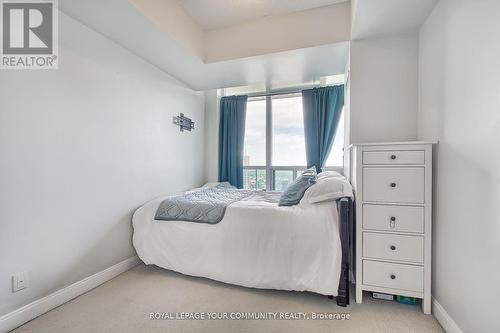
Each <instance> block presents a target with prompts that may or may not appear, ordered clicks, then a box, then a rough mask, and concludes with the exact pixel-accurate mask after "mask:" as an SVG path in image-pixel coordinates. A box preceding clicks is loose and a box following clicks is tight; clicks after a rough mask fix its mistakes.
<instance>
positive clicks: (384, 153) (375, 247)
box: [350, 142, 432, 314]
mask: <svg viewBox="0 0 500 333" xmlns="http://www.w3.org/2000/svg"><path fill="white" fill-rule="evenodd" d="M351 156H352V163H351V170H350V176H351V182H352V183H353V186H354V190H355V196H356V302H358V303H361V302H362V299H363V291H364V290H366V291H375V292H382V293H388V294H393V295H402V296H410V297H416V298H420V299H422V309H423V312H424V313H427V314H429V313H430V312H431V239H432V238H431V237H432V236H431V232H432V221H431V219H432V197H431V196H432V143H430V142H397V143H396V142H394V143H369V144H359V145H353V146H352V155H351Z"/></svg>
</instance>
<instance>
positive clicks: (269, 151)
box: [243, 91, 344, 191]
mask: <svg viewBox="0 0 500 333" xmlns="http://www.w3.org/2000/svg"><path fill="white" fill-rule="evenodd" d="M298 95H301V92H297V91H288V92H287V91H284V92H279V93H270V92H267V93H266V94H265V95H259V94H257V95H255V96H252V95H251V94H249V96H248V100H247V103H248V102H251V101H256V100H265V101H266V144H265V149H266V165H244V166H243V169H244V170H264V169H265V170H266V189H265V190H266V191H275V189H274V171H276V170H292V171H293V179H294V180H295V179H296V178H297V172H299V171H304V170H306V168H307V166H305V165H302V166H296V165H295V166H293V165H290V166H273V165H272V157H273V137H272V136H273V135H272V134H273V133H272V129H273V118H272V116H273V114H272V98H273V97H276V96H282V97H281V98H288V97H294V96H298ZM342 112H344V111H342ZM339 125H342V126H344V124H339ZM304 153H305V152H304ZM342 160H343V159H342ZM322 170H323V171H337V172H339V173H341V174H343V171H344V166H343V165H341V166H325V167H323V168H322Z"/></svg>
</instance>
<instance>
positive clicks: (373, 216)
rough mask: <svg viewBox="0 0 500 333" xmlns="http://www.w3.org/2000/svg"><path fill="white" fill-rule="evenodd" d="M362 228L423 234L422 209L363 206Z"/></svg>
mask: <svg viewBox="0 0 500 333" xmlns="http://www.w3.org/2000/svg"><path fill="white" fill-rule="evenodd" d="M363 228H364V229H371V230H380V231H401V232H417V233H424V207H414V206H389V205H369V204H366V205H363Z"/></svg>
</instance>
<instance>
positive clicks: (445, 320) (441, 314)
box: [432, 297, 463, 333]
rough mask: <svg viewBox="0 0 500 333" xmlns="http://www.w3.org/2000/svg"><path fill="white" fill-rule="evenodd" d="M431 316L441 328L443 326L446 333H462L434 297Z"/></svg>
mask: <svg viewBox="0 0 500 333" xmlns="http://www.w3.org/2000/svg"><path fill="white" fill-rule="evenodd" d="M432 314H433V315H434V317H435V318H436V319H437V321H438V322H439V323H440V324H441V326H443V328H444V330H445V331H446V333H463V331H462V330H461V329H460V327H458V325H457V323H456V322H455V321H454V320H453V318H451V316H450V315H449V314H448V312H446V310H445V309H444V308H443V307H442V305H441V304H439V302H438V301H437V300H436V299H435V298H434V297H433V298H432Z"/></svg>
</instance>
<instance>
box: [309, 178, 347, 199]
mask: <svg viewBox="0 0 500 333" xmlns="http://www.w3.org/2000/svg"><path fill="white" fill-rule="evenodd" d="M343 197H349V198H353V197H354V195H353V192H352V186H351V184H350V183H349V182H348V181H347V179H346V178H345V177H343V176H342V177H323V178H321V179H318V181H317V182H316V184H314V185H313V186H311V187H309V188H308V189H307V190H306V192H305V193H304V196H303V197H302V199H301V200H300V203H305V204H313V203H319V202H325V201H335V200H337V199H340V198H343Z"/></svg>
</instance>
